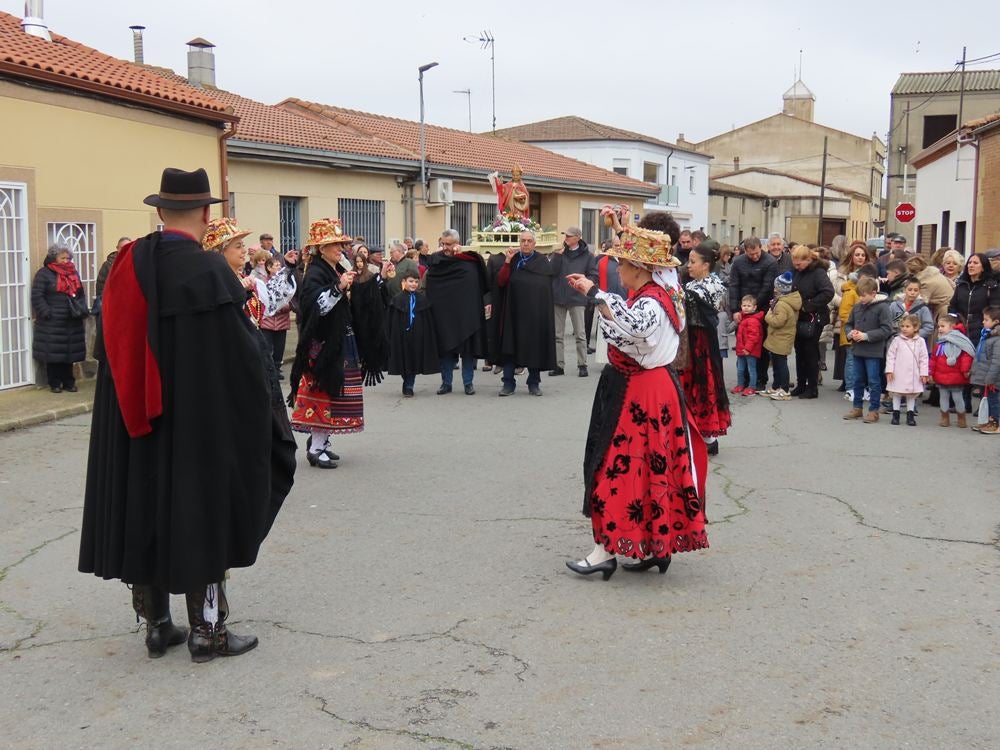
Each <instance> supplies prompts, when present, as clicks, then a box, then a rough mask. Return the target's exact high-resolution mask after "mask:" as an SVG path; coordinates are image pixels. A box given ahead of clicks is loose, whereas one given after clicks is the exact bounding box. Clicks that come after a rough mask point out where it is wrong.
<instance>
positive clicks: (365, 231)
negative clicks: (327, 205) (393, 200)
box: [337, 198, 385, 250]
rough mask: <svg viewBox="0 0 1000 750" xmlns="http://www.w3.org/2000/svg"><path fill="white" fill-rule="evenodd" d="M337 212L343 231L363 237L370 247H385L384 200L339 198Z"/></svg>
mask: <svg viewBox="0 0 1000 750" xmlns="http://www.w3.org/2000/svg"><path fill="white" fill-rule="evenodd" d="M337 212H338V213H339V215H340V220H341V221H342V222H343V224H344V231H345V232H347V233H348V234H349V235H351V236H352V237H354V236H356V235H361V236H362V237H364V238H365V243H366V244H367V245H368V247H369V248H370V249H373V250H374V249H376V248H377V249H384V248H385V201H371V200H362V199H359V198H340V199H338V200H337Z"/></svg>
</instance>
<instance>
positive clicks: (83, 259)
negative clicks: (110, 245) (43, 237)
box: [46, 221, 97, 301]
mask: <svg viewBox="0 0 1000 750" xmlns="http://www.w3.org/2000/svg"><path fill="white" fill-rule="evenodd" d="M46 229H47V230H48V239H49V247H51V246H52V245H59V246H60V247H65V248H66V249H67V250H69V251H70V252H71V253H73V263H74V264H76V270H77V273H79V274H80V281H82V282H83V288H84V289H86V290H87V300H88V301H93V299H94V288H95V285H96V283H97V225H96V224H90V223H86V222H81V221H50V222H49V223H48V224H47V225H46Z"/></svg>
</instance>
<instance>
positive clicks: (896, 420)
mask: <svg viewBox="0 0 1000 750" xmlns="http://www.w3.org/2000/svg"><path fill="white" fill-rule="evenodd" d="M889 424H899V412H898V411H893V412H892V419H891V420H890V422H889Z"/></svg>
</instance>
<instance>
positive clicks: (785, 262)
mask: <svg viewBox="0 0 1000 750" xmlns="http://www.w3.org/2000/svg"><path fill="white" fill-rule="evenodd" d="M767 254H768V255H770V256H771V257H772V258H774V262H775V264H776V265H777V268H778V270H777V273H776V274H775V278H777V277H778V276H781V274H783V273H785V272H786V271H791V270H792V254H791V253H790V252H788V250H786V249H785V239H784V238H783V237H782V236H781V235H780V234H778V233H777V232H775V233H774V234H772V235H771V236H770V237H768V238H767Z"/></svg>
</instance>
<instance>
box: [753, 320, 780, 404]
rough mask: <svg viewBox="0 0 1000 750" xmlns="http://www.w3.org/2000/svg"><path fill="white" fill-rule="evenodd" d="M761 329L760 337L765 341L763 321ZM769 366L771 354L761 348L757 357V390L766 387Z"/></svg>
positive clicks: (764, 324) (765, 333)
mask: <svg viewBox="0 0 1000 750" xmlns="http://www.w3.org/2000/svg"><path fill="white" fill-rule="evenodd" d="M760 325H761V328H763V331H762V335H763V339H764V340H766V339H767V323H765V322H764V321H763V320H762V321H761V322H760ZM770 366H771V352H769V351H768V350H767V349H764V348H763V347H761V350H760V356H759V357H757V386H756V387H757V390H758V391H762V390H764V388H765V387H767V368H768V367H770ZM786 385H787V384H786Z"/></svg>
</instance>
